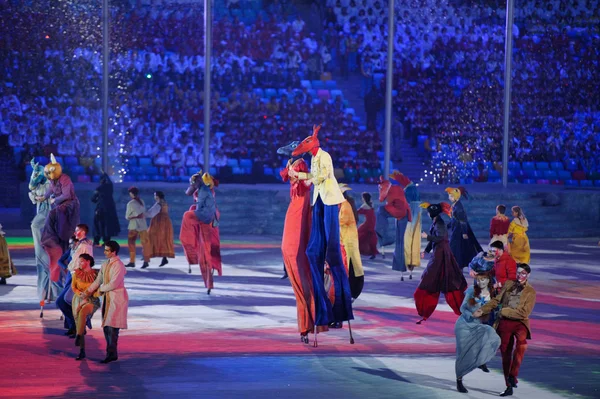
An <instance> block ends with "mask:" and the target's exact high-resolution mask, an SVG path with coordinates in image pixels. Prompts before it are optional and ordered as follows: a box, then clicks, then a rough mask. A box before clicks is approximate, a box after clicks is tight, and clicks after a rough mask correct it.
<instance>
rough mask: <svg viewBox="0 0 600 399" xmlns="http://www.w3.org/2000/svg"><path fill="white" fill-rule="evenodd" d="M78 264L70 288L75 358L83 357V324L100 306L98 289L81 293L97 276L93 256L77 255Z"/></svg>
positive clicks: (81, 358)
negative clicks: (75, 349)
mask: <svg viewBox="0 0 600 399" xmlns="http://www.w3.org/2000/svg"><path fill="white" fill-rule="evenodd" d="M78 260H79V266H78V268H77V269H75V273H73V281H72V283H71V289H72V290H73V303H72V311H73V317H74V318H75V328H76V332H77V337H76V338H75V346H79V355H78V356H77V357H76V358H75V360H83V359H85V325H86V323H88V321H89V320H91V318H92V316H94V313H96V310H98V308H99V307H100V300H99V299H98V296H99V295H100V292H99V291H98V290H96V291H94V292H93V293H91V294H90V296H87V295H82V294H83V293H85V291H86V290H87V289H88V288H89V287H90V285H92V283H93V282H94V281H95V280H96V278H97V277H98V271H97V270H94V269H92V267H94V258H93V257H92V256H91V255H89V254H81V255H79V259H78Z"/></svg>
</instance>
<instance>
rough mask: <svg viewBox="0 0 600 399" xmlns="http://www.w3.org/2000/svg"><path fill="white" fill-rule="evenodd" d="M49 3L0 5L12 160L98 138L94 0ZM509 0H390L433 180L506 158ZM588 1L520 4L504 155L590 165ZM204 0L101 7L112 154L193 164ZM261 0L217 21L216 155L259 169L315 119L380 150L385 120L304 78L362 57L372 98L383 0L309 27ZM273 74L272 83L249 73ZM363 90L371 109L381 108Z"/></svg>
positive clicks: (350, 1)
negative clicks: (506, 127) (107, 22)
mask: <svg viewBox="0 0 600 399" xmlns="http://www.w3.org/2000/svg"><path fill="white" fill-rule="evenodd" d="M44 3H45V2H43V1H42V2H36V3H27V4H24V3H19V2H18V1H15V2H5V3H2V4H1V5H0V10H1V11H2V12H1V13H0V52H1V55H2V61H0V68H2V69H1V71H2V74H3V81H2V86H0V116H1V119H0V134H5V135H9V141H10V143H11V145H12V146H13V147H14V148H15V149H17V151H15V152H16V153H18V154H19V156H20V158H19V161H20V162H21V164H22V165H24V164H26V163H27V162H28V159H30V158H31V156H32V155H36V154H38V153H40V152H44V153H48V152H51V151H52V152H55V153H58V154H60V155H64V156H70V155H76V156H78V157H81V158H86V161H85V162H84V164H86V165H87V164H90V166H89V167H90V168H93V163H92V162H89V161H88V160H87V159H92V160H93V158H94V157H97V156H98V155H99V154H100V153H101V133H100V132H101V108H100V104H101V102H100V87H101V85H100V77H101V70H102V63H101V51H100V38H101V37H100V36H99V35H98V33H99V32H100V31H101V30H100V18H99V17H100V14H99V13H98V12H97V11H98V9H95V8H94V7H98V6H97V5H95V6H92V5H90V4H87V3H86V4H83V3H82V4H81V7H80V6H73V5H71V6H69V5H65V4H62V3H61V5H58V6H55V7H51V8H50V10H48V9H45V8H44ZM503 3H504V2H499V1H494V0H488V1H485V2H483V3H480V2H478V3H476V4H473V3H472V2H470V1H468V0H463V1H448V0H443V1H441V2H440V1H433V0H418V1H409V2H396V7H395V22H396V25H395V30H394V31H395V35H394V47H395V51H394V89H395V90H396V92H397V95H396V96H395V97H394V111H395V117H396V118H398V120H399V122H401V124H402V129H403V132H404V136H405V137H406V136H409V137H413V142H414V144H415V145H417V137H418V136H420V135H421V136H422V135H425V136H428V140H427V145H426V150H427V153H428V158H430V160H431V162H430V163H429V164H428V165H430V166H431V167H428V170H429V171H430V172H431V171H433V173H434V177H435V178H436V180H437V181H440V180H441V179H446V180H449V179H450V180H456V178H454V177H449V176H454V175H456V173H454V174H452V173H449V172H448V168H449V167H450V166H449V165H458V167H456V169H457V170H461V168H460V163H461V162H462V163H470V162H475V163H480V164H486V163H488V162H492V163H498V162H500V161H501V158H502V133H503V131H502V127H503V91H504V21H503V18H504V17H505V14H504V13H505V10H504V8H503V7H504V4H503ZM597 3H598V1H597V0H587V1H580V2H575V3H573V2H566V1H564V0H553V1H551V2H543V4H542V2H539V1H534V0H528V1H526V2H525V3H519V4H518V5H517V8H516V10H515V25H514V36H515V51H514V55H513V82H512V85H513V86H512V87H513V89H512V107H511V142H510V151H509V154H510V160H511V161H516V162H525V161H548V162H553V161H561V162H565V163H567V162H568V163H573V162H576V163H578V165H580V168H581V169H582V170H587V169H590V170H594V169H598V168H599V167H600V159H598V155H597V154H599V153H600V148H599V145H600V144H599V143H600V118H599V111H600V109H599V107H598V104H600V100H599V97H598V96H599V94H598V90H597V87H599V86H600V74H599V73H598V70H599V69H598V59H600V54H599V51H600V40H599V34H598V26H599V25H598V24H594V21H596V22H600V20H599V12H598V10H599V9H600V7H598V4H597ZM199 4H200V3H198V4H195V3H194V5H193V6H190V7H182V6H181V5H178V4H175V3H173V4H163V5H143V4H140V3H123V4H120V5H119V8H117V9H115V10H114V11H113V12H112V17H113V18H114V21H113V24H112V25H111V29H112V30H111V43H112V44H111V46H112V51H113V57H112V59H111V93H110V109H111V110H110V123H109V155H110V157H111V159H113V160H114V162H113V163H114V164H115V165H118V164H119V162H120V159H121V158H123V157H130V156H137V157H150V158H152V159H153V162H154V165H155V166H158V167H159V168H160V171H161V173H164V174H165V175H181V176H183V175H185V174H186V173H187V171H188V168H193V167H196V166H202V165H203V162H204V158H203V131H204V126H203V106H204V104H203V94H204V93H203V90H204V41H203V36H204V35H203V29H204V27H203V23H204V22H203V18H202V15H203V9H202V7H201V6H199ZM256 4H258V3H256V2H247V1H245V2H243V4H242V3H241V2H237V1H233V2H231V4H230V3H227V7H228V10H227V12H228V13H229V14H228V15H226V16H225V17H224V18H220V19H217V20H216V21H215V22H214V24H213V54H212V55H213V66H212V75H211V80H212V81H211V87H212V103H211V132H212V133H213V134H212V138H211V144H210V145H211V166H215V167H225V166H227V165H228V164H229V162H228V161H229V160H231V159H237V160H242V159H251V160H252V161H253V162H254V163H253V170H254V171H260V170H262V169H263V168H265V170H266V169H271V168H278V167H280V166H281V160H280V159H278V157H277V156H276V149H277V147H278V146H280V145H283V144H287V142H289V141H291V140H292V139H300V138H302V137H303V136H304V135H305V134H307V132H308V131H309V130H310V127H311V126H312V124H313V123H320V122H323V123H324V128H323V130H322V135H323V137H324V139H325V140H327V141H328V143H329V144H328V149H329V150H330V151H331V152H332V153H333V155H334V157H335V158H334V159H336V163H340V165H339V166H340V167H343V168H355V169H361V168H378V167H379V166H380V161H381V159H380V156H379V155H380V151H381V139H380V137H379V135H378V133H377V132H376V130H380V129H381V126H382V124H381V123H375V118H374V117H371V120H370V123H367V129H365V128H362V127H361V126H360V125H361V124H360V123H359V121H358V120H357V118H356V117H354V116H353V115H352V114H351V113H347V112H345V111H346V110H345V108H346V106H347V105H346V103H345V101H344V99H343V98H341V97H340V98H331V99H329V100H327V99H320V98H317V96H316V95H315V93H314V91H313V92H312V93H311V91H310V90H307V88H306V87H303V86H302V83H301V82H302V81H303V80H319V79H324V80H327V79H331V77H332V74H333V77H334V78H335V77H336V76H341V77H348V76H349V73H350V72H351V71H358V72H360V73H361V74H362V77H363V81H362V86H361V93H360V94H361V95H362V96H365V103H366V104H371V103H373V104H375V103H379V102H381V101H371V100H370V97H367V94H368V93H369V91H370V90H372V87H377V88H381V87H383V85H382V82H381V81H378V80H377V78H376V76H377V75H378V72H382V71H384V69H385V66H386V57H387V1H384V0H327V3H326V7H324V8H323V9H322V10H321V11H322V13H321V15H320V16H316V17H320V18H321V20H322V22H323V30H322V34H321V33H319V34H315V33H311V32H309V31H308V29H307V26H306V25H307V24H306V23H305V21H303V20H302V19H301V18H300V17H299V16H298V15H295V16H294V15H292V14H294V10H293V7H292V6H290V2H282V1H278V0H272V1H268V2H267V1H264V2H263V4H262V8H256V7H255V5H256ZM242 5H243V7H242ZM238 6H239V7H238ZM250 6H252V7H250ZM245 9H247V10H250V9H252V10H254V11H243V10H245ZM248 15H251V18H250V19H249V18H248ZM82 21H87V22H86V23H83V22H82ZM31 37H35V38H36V40H28V38H29V39H30V38H31ZM379 76H381V75H379ZM266 88H273V89H277V94H276V95H272V94H271V95H269V96H267V97H265V96H264V94H262V95H261V94H260V93H259V92H258V91H257V89H266ZM261 91H262V90H261ZM378 93H379V92H378ZM380 94H381V93H379V97H381V95H380ZM379 97H378V98H379ZM372 108H374V111H373V112H372V113H371V114H373V115H375V113H376V112H380V109H381V107H380V106H378V107H377V109H375V106H373V107H372ZM367 113H368V114H369V112H367ZM394 126H395V125H394ZM365 143H366V145H365ZM115 167H117V168H118V166H115ZM464 170H465V172H464V173H467V174H469V173H471V172H470V171H472V170H473V169H472V168H464ZM461 173H463V172H461ZM459 177H460V176H459ZM457 178H458V177H457Z"/></svg>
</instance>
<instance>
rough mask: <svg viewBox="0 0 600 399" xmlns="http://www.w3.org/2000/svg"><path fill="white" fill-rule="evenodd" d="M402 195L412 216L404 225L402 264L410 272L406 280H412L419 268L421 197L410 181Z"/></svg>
mask: <svg viewBox="0 0 600 399" xmlns="http://www.w3.org/2000/svg"><path fill="white" fill-rule="evenodd" d="M404 195H405V196H406V201H407V202H408V204H409V205H410V213H411V215H412V220H411V221H410V222H408V223H407V224H406V232H405V233H404V264H405V265H406V268H407V269H408V270H409V271H410V275H409V277H408V278H409V279H412V272H413V270H414V268H415V267H419V266H421V230H422V216H421V213H422V209H421V206H420V205H421V196H420V194H419V190H418V189H417V186H416V184H415V183H413V182H412V181H410V180H409V183H408V184H407V185H406V186H405V187H404Z"/></svg>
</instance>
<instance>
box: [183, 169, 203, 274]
mask: <svg viewBox="0 0 600 399" xmlns="http://www.w3.org/2000/svg"><path fill="white" fill-rule="evenodd" d="M189 182H190V185H189V186H188V188H187V189H186V190H185V195H188V196H192V198H193V200H194V203H193V204H192V205H191V206H190V209H189V210H187V211H186V212H185V213H184V214H183V217H182V219H181V229H180V230H179V241H181V246H182V247H183V253H184V254H185V257H186V259H187V262H188V273H192V265H198V264H199V263H200V249H201V248H203V244H202V237H201V235H200V222H199V221H198V219H197V218H196V214H195V213H194V212H195V211H196V207H197V206H198V205H197V203H198V190H199V189H200V186H201V185H202V184H203V183H202V170H200V171H199V172H198V173H195V174H194V175H192V177H190V181H189Z"/></svg>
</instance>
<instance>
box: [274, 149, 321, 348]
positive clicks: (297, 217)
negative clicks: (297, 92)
mask: <svg viewBox="0 0 600 399" xmlns="http://www.w3.org/2000/svg"><path fill="white" fill-rule="evenodd" d="M298 144H299V142H298V141H293V142H291V143H290V144H288V145H286V146H285V147H281V148H279V149H278V150H277V153H278V154H282V155H286V156H288V157H291V156H292V151H294V150H295V149H296V147H298ZM290 169H293V170H294V171H296V172H304V173H306V172H308V165H307V164H306V162H305V161H304V159H302V158H299V157H295V158H291V159H290V160H289V162H288V164H287V166H286V167H285V168H284V169H282V170H281V172H280V174H281V178H282V179H283V181H284V182H286V181H289V182H290V205H289V206H288V209H287V212H286V214H285V223H284V226H283V237H282V238H281V254H282V255H283V263H284V266H285V271H286V273H287V275H288V277H289V280H290V283H291V284H292V289H293V290H294V295H295V297H296V309H297V312H298V331H299V332H300V341H301V342H304V343H305V344H308V333H309V332H310V331H312V330H313V328H314V314H315V301H314V298H313V284H312V278H311V275H310V263H309V262H308V257H307V256H306V247H307V245H308V240H309V238H310V184H311V183H310V181H309V180H304V181H300V180H298V179H297V178H290V177H289V171H290Z"/></svg>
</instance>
